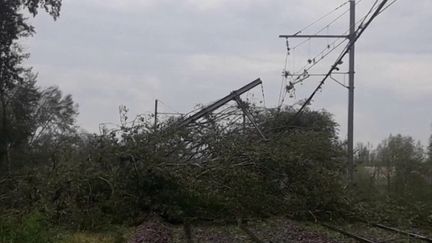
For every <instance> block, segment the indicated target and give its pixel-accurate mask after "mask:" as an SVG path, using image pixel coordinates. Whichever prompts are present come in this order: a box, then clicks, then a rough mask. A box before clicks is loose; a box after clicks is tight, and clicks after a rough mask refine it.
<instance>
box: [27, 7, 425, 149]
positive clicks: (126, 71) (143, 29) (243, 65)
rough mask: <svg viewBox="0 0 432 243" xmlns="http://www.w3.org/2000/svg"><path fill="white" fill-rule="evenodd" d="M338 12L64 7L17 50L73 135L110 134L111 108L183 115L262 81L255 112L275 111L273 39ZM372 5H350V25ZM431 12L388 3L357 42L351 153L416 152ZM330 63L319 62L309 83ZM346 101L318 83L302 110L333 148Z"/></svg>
mask: <svg viewBox="0 0 432 243" xmlns="http://www.w3.org/2000/svg"><path fill="white" fill-rule="evenodd" d="M343 2H344V1H342V0H331V1H329V0H321V1H317V0H289V1H286V0H265V1H264V0H175V1H174V0H64V6H63V9H62V16H61V18H60V19H59V20H58V21H57V22H53V21H52V20H51V19H50V18H49V17H48V16H46V15H42V14H41V15H39V16H37V17H36V18H35V19H33V20H32V21H33V22H34V24H35V26H36V30H37V34H36V35H35V36H34V37H33V38H31V39H28V40H26V41H25V42H24V44H25V46H26V47H27V49H28V51H29V52H31V54H32V56H31V58H30V59H29V61H28V64H29V65H32V66H34V67H35V70H36V71H38V72H39V82H40V84H41V85H43V86H48V85H59V86H60V88H61V89H63V90H64V91H65V92H67V93H71V94H72V95H73V97H74V99H75V101H76V102H78V103H79V104H80V117H79V123H80V125H81V126H82V127H83V128H85V129H87V130H89V131H97V127H98V124H99V123H101V122H117V120H118V106H119V105H120V104H124V105H126V106H128V107H129V108H130V111H131V115H134V114H139V113H145V112H150V111H151V109H152V106H153V100H154V99H155V98H159V99H161V100H162V101H163V102H164V103H166V104H168V105H169V108H168V107H161V109H172V110H176V111H180V112H187V111H189V110H192V109H193V107H194V106H195V105H196V104H198V103H208V102H210V101H213V100H215V99H217V98H219V97H221V96H223V95H225V94H226V93H228V92H230V91H231V90H233V89H236V88H238V87H239V86H241V85H243V84H246V83H248V82H250V81H252V80H254V79H255V78H257V77H261V78H262V79H263V81H264V87H265V95H266V103H267V106H275V105H276V104H277V100H278V95H279V89H280V82H281V71H282V68H283V65H284V58H285V50H286V47H285V42H284V40H281V39H279V38H277V36H278V35H279V34H293V33H295V32H297V31H298V30H299V29H301V28H302V27H304V26H306V25H308V24H309V23H311V22H312V21H314V20H316V19H317V18H318V17H320V16H322V15H323V14H325V13H327V12H328V11H330V10H332V9H334V8H335V7H336V6H338V5H340V4H342V3H343ZM373 2H374V1H373V0H363V1H361V2H360V3H359V6H358V16H359V18H360V17H361V16H362V15H364V14H365V13H366V12H367V10H368V7H370V6H371V5H372V3H373ZM431 10H432V1H430V0H416V1H408V0H400V1H398V2H397V3H396V4H395V5H394V6H392V7H391V8H389V9H388V10H387V11H386V12H384V13H383V15H381V16H380V17H379V18H378V19H377V20H376V21H375V22H374V23H373V24H372V26H371V27H370V29H368V30H367V31H366V32H365V35H364V36H363V37H362V38H361V39H360V40H359V43H358V45H357V50H358V51H357V76H356V79H357V85H356V128H355V132H356V140H357V141H362V142H368V141H370V142H373V143H377V142H379V141H380V140H381V139H383V138H384V137H386V136H388V135H389V134H390V133H393V134H395V133H403V134H406V135H412V136H413V137H414V138H416V139H419V140H421V141H422V142H423V143H425V142H426V141H427V139H428V137H429V135H430V133H431V122H432V106H431V105H430V104H432V95H430V94H431V93H432V82H431V77H432V69H431V68H430V66H431V64H432V47H431V45H430V43H432V31H431V30H432V29H431V27H430V23H431V22H432V14H431ZM339 13H341V12H339ZM336 16H337V15H336ZM336 16H332V17H336ZM332 17H330V19H328V20H331V18H332ZM324 22H325V21H324ZM321 26H322V25H321ZM317 27H319V26H317ZM347 27H348V24H347V19H346V18H342V19H341V20H340V21H338V22H337V23H335V24H334V25H332V26H331V27H330V28H328V29H327V30H326V31H328V32H331V33H341V32H343V31H345V30H346V28H347ZM314 28H315V27H314ZM316 30H317V29H310V30H308V31H309V32H310V33H313V32H314V31H316ZM323 44H325V43H320V42H312V43H311V44H308V45H309V46H308V45H306V46H304V48H303V51H299V52H298V53H293V57H290V62H291V58H293V59H294V58H295V61H292V62H294V63H293V64H292V65H293V67H296V68H297V67H301V66H302V65H301V64H302V63H304V62H305V61H306V60H307V58H308V55H310V53H315V52H316V51H319V49H320V48H321V45H323ZM316 46H318V47H319V48H316ZM332 58H333V59H332ZM333 60H334V57H331V56H330V57H329V62H327V63H323V65H322V67H320V68H319V69H318V71H323V70H326V69H327V68H328V67H329V65H330V64H331V62H332V61H333ZM290 65H291V63H290ZM341 79H342V80H341V81H344V80H343V79H344V78H343V77H341ZM316 82H317V80H315V81H311V82H310V83H306V84H305V85H303V86H300V87H298V88H297V94H296V98H297V99H302V98H305V97H306V96H307V95H308V94H309V93H310V92H311V91H312V89H313V87H314V86H315V85H316ZM346 96H347V93H346V90H345V89H343V88H342V87H340V86H339V85H337V84H335V83H333V82H330V83H328V84H327V85H326V86H325V89H324V90H323V92H322V93H320V94H319V95H318V96H317V97H316V98H315V100H314V104H313V107H314V108H316V109H326V110H328V111H330V112H332V113H333V114H335V118H336V120H337V122H338V123H339V124H340V125H341V126H340V137H341V138H342V139H343V138H345V130H346V128H345V124H346V102H347V97H346ZM293 102H295V100H292V99H290V100H287V104H290V103H293ZM167 111H168V110H167Z"/></svg>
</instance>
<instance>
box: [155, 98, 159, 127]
mask: <svg viewBox="0 0 432 243" xmlns="http://www.w3.org/2000/svg"><path fill="white" fill-rule="evenodd" d="M158 104H159V101H158V100H157V99H155V112H154V131H155V132H157V123H158Z"/></svg>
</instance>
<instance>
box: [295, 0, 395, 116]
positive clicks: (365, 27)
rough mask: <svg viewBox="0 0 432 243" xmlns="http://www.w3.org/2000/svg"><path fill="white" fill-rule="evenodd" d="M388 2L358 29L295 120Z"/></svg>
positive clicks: (383, 2) (383, 3) (385, 0)
mask: <svg viewBox="0 0 432 243" xmlns="http://www.w3.org/2000/svg"><path fill="white" fill-rule="evenodd" d="M387 2H388V0H383V1H382V2H381V4H380V5H379V6H378V8H377V9H376V10H375V12H374V14H373V15H372V16H371V17H370V18H369V20H367V22H366V23H365V25H364V26H359V28H358V29H357V31H356V32H357V34H356V37H355V39H354V40H353V41H351V42H350V43H349V44H348V46H347V47H346V48H345V49H344V51H343V52H342V53H341V55H340V56H339V57H338V59H337V60H336V62H335V64H334V65H333V66H332V68H331V69H330V70H329V72H328V73H327V75H326V76H325V77H324V78H323V79H322V81H321V82H320V83H319V85H318V87H317V88H316V89H315V90H314V91H313V92H312V94H311V95H310V96H309V98H308V99H307V100H306V102H305V103H304V104H303V105H302V107H301V108H300V109H299V110H298V111H297V113H296V115H295V118H297V117H298V116H299V115H300V114H301V113H302V112H303V111H304V109H305V108H306V106H308V105H309V104H310V102H311V101H312V99H313V98H314V97H315V95H316V94H317V92H318V91H319V90H320V89H321V88H322V86H323V85H324V84H325V82H326V81H327V79H328V78H329V77H330V75H331V74H332V73H333V71H334V70H336V68H337V66H338V63H340V62H341V61H342V59H343V58H344V57H345V56H346V55H347V54H348V52H349V50H350V48H351V47H352V46H354V44H355V42H356V41H357V40H358V39H359V38H360V37H361V36H362V35H363V33H364V31H365V30H366V29H367V28H368V27H369V25H370V24H371V23H372V21H373V20H374V19H375V18H376V17H377V16H378V15H379V14H381V13H382V10H383V9H384V7H385V6H386V4H387Z"/></svg>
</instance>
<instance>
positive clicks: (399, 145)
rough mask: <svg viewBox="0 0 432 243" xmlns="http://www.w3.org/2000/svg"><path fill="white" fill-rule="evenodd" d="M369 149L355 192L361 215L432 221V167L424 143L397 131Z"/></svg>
mask: <svg viewBox="0 0 432 243" xmlns="http://www.w3.org/2000/svg"><path fill="white" fill-rule="evenodd" d="M368 153H369V154H370V155H371V156H370V157H369V159H370V162H369V163H368V164H364V165H361V166H360V167H359V170H358V172H357V178H356V188H354V190H353V193H354V194H355V195H353V196H351V199H352V200H353V202H352V204H353V205H355V208H356V209H357V213H358V215H360V216H361V217H363V218H365V217H366V218H375V219H376V220H377V221H387V222H390V223H393V224H397V225H408V226H411V225H428V224H430V223H432V207H431V205H430V201H431V200H432V190H431V183H432V180H431V175H432V173H431V172H432V171H431V170H430V165H429V163H428V162H427V161H426V158H425V157H424V152H423V148H422V146H421V145H420V144H419V143H415V141H414V140H413V139H412V138H411V137H405V136H402V135H397V136H390V137H389V138H387V139H385V140H384V141H383V142H382V143H381V144H380V145H378V147H377V148H376V149H375V150H371V151H368Z"/></svg>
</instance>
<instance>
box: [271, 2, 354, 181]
mask: <svg viewBox="0 0 432 243" xmlns="http://www.w3.org/2000/svg"><path fill="white" fill-rule="evenodd" d="M349 4H350V21H349V34H348V35H300V34H295V35H280V36H279V38H285V39H289V38H308V39H312V38H345V39H348V40H349V45H350V46H351V47H350V49H349V68H348V69H349V71H348V76H349V85H348V131H347V136H348V138H347V139H348V141H347V143H348V144H347V145H348V146H347V147H348V148H347V153H348V176H349V179H350V180H351V182H352V181H353V179H354V76H355V45H354V43H355V42H356V40H357V36H356V2H355V0H349Z"/></svg>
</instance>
